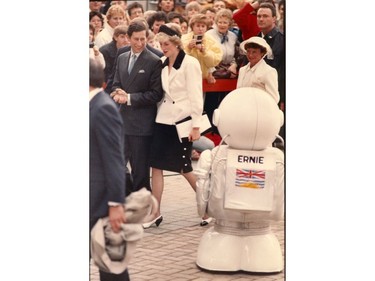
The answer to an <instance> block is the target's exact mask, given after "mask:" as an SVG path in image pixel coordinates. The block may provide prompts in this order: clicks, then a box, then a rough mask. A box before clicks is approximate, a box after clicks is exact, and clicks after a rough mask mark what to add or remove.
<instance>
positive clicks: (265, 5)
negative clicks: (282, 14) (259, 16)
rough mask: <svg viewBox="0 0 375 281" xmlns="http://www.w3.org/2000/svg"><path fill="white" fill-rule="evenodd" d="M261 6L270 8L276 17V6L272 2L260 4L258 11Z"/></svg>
mask: <svg viewBox="0 0 375 281" xmlns="http://www.w3.org/2000/svg"><path fill="white" fill-rule="evenodd" d="M260 8H266V9H270V10H271V13H272V16H273V17H276V8H275V6H274V5H272V4H271V3H262V4H260V5H259V8H258V11H259V9H260Z"/></svg>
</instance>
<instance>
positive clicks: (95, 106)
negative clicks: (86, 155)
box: [89, 59, 130, 281]
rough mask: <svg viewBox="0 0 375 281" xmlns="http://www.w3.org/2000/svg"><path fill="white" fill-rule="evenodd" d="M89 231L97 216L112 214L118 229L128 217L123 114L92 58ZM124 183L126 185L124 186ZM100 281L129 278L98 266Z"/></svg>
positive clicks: (112, 219)
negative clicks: (105, 88)
mask: <svg viewBox="0 0 375 281" xmlns="http://www.w3.org/2000/svg"><path fill="white" fill-rule="evenodd" d="M89 80H90V85H89V91H90V92H89V98H90V232H91V229H92V228H93V227H94V225H95V224H96V222H97V221H98V219H100V218H103V217H107V216H108V217H109V222H110V224H111V227H112V230H113V231H114V232H119V231H120V229H121V224H122V223H125V222H126V217H125V209H124V205H123V204H124V202H125V188H126V187H125V173H124V171H125V160H124V141H123V125H122V118H121V116H120V113H119V112H118V109H117V106H116V104H115V103H114V102H113V100H112V99H111V98H110V97H109V96H108V94H107V93H105V92H104V91H103V89H102V86H103V83H104V71H103V68H102V66H101V65H100V64H99V63H98V62H97V61H95V60H94V59H90V77H89ZM124 187H125V188H124ZM99 275H100V280H101V281H128V280H130V279H129V274H128V270H125V271H124V272H122V273H120V274H113V273H107V272H104V271H102V270H100V269H99Z"/></svg>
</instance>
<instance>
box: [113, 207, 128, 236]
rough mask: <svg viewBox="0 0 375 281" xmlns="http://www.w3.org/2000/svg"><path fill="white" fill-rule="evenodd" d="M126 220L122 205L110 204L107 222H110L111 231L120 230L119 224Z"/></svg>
mask: <svg viewBox="0 0 375 281" xmlns="http://www.w3.org/2000/svg"><path fill="white" fill-rule="evenodd" d="M125 222H126V218H125V209H124V206H123V205H122V204H121V205H118V206H110V207H109V223H110V224H111V227H112V230H113V232H115V233H117V232H119V231H120V230H121V224H122V223H125Z"/></svg>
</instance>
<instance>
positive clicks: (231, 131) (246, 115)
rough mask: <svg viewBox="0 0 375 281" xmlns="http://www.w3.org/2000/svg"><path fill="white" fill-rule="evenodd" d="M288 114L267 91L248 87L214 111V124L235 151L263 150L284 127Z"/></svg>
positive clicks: (231, 94)
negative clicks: (283, 111)
mask: <svg viewBox="0 0 375 281" xmlns="http://www.w3.org/2000/svg"><path fill="white" fill-rule="evenodd" d="M283 122H284V115H283V113H282V111H281V110H280V109H279V108H278V106H277V104H276V103H275V101H274V100H273V99H272V97H271V96H270V95H269V94H268V93H266V92H265V91H263V90H261V89H257V88H252V87H244V88H239V89H236V90H234V91H232V92H230V93H229V94H228V95H227V96H226V97H225V98H224V99H223V101H222V102H221V103H220V106H219V108H218V109H216V110H215V111H214V115H213V123H214V125H215V126H217V128H218V130H219V133H220V135H221V137H222V138H224V137H225V136H226V135H228V136H227V137H226V138H225V142H226V143H227V144H228V145H229V146H230V147H233V148H235V149H245V150H263V149H265V148H266V147H267V146H269V145H270V144H271V143H272V142H273V141H274V140H275V138H276V135H277V134H278V133H279V130H280V127H281V126H282V125H283Z"/></svg>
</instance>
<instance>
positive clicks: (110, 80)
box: [105, 44, 163, 93]
mask: <svg viewBox="0 0 375 281" xmlns="http://www.w3.org/2000/svg"><path fill="white" fill-rule="evenodd" d="M146 48H147V50H149V51H151V52H152V53H154V54H155V55H157V56H158V57H159V58H161V57H162V56H163V53H162V52H161V51H159V50H158V49H155V48H154V47H151V46H150V45H148V44H146ZM129 51H130V46H125V47H122V48H120V49H118V50H117V53H116V57H115V60H114V64H113V67H112V69H111V71H110V73H109V76H108V78H106V79H107V87H106V88H105V90H106V91H107V92H109V93H110V92H111V89H112V85H113V78H114V75H115V70H116V64H117V59H118V57H119V56H120V55H121V54H123V53H126V52H129Z"/></svg>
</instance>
